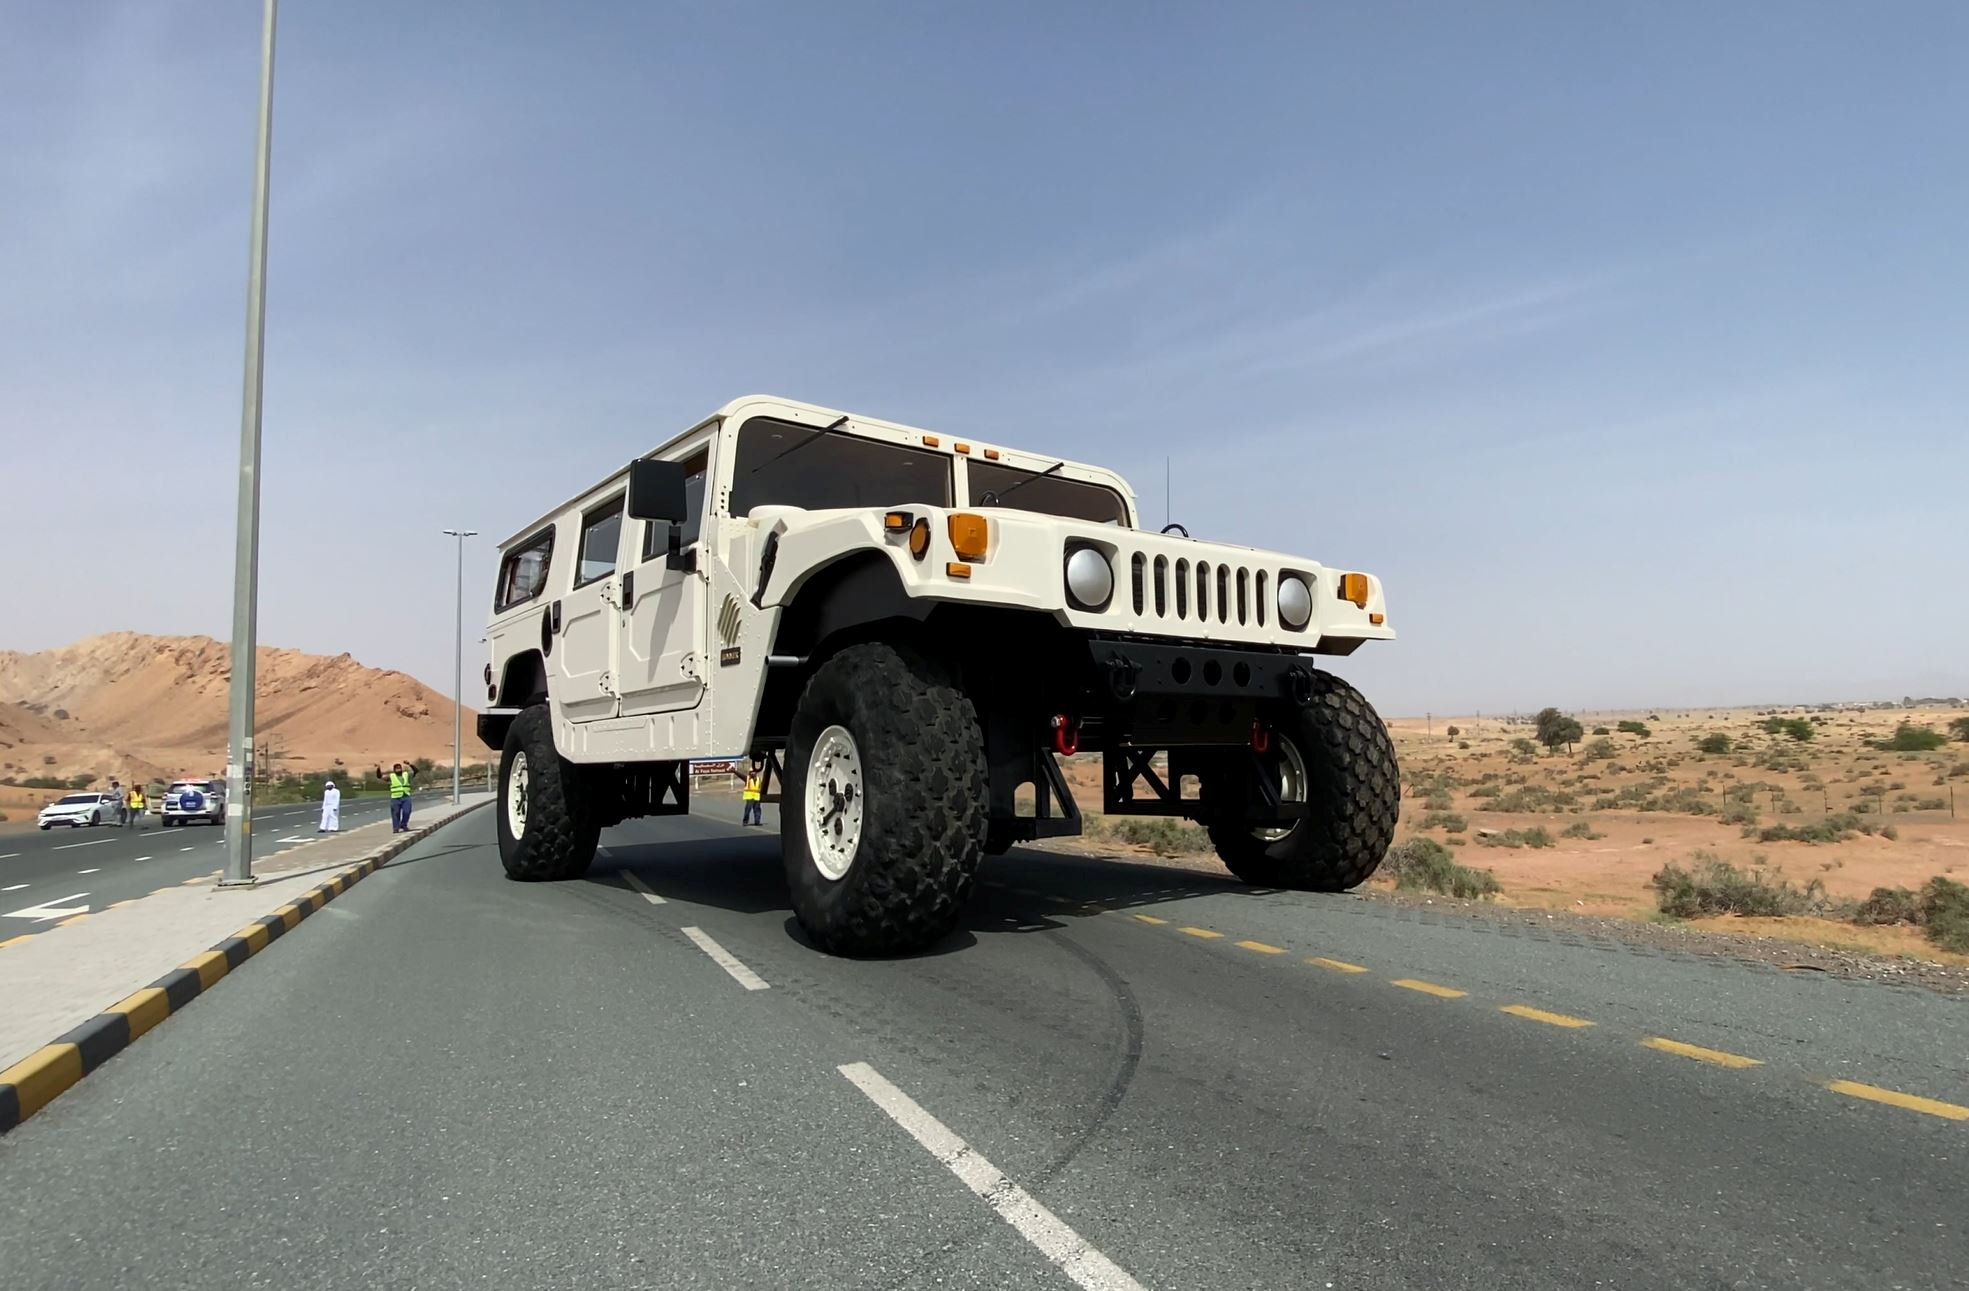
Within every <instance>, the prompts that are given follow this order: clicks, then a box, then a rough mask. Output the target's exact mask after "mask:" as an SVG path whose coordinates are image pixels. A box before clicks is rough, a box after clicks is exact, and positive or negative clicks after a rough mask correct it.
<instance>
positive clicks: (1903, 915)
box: [1853, 888, 1921, 925]
mask: <svg viewBox="0 0 1969 1291" xmlns="http://www.w3.org/2000/svg"><path fill="white" fill-rule="evenodd" d="M1853 922H1854V923H1865V924H1876V925H1886V924H1890V923H1920V922H1921V901H1920V898H1918V897H1917V896H1915V894H1914V892H1913V891H1912V890H1911V889H1909V888H1875V889H1874V890H1873V891H1872V892H1871V893H1869V894H1868V895H1867V899H1866V900H1864V901H1862V902H1860V905H1859V909H1857V910H1855V911H1853Z"/></svg>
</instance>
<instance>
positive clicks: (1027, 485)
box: [966, 462, 1128, 525]
mask: <svg viewBox="0 0 1969 1291" xmlns="http://www.w3.org/2000/svg"><path fill="white" fill-rule="evenodd" d="M966 469H967V470H968V471H969V472H970V477H971V502H970V504H971V505H972V506H974V507H979V506H992V505H997V506H1005V507H1010V508H1013V509H1015V510H1019V511H1037V512H1039V513H1041V514H1042V515H1054V516H1066V517H1068V518H1069V519H1074V520H1092V521H1094V522H1095V523H1096V524H1113V525H1125V524H1127V523H1128V508H1127V506H1126V505H1125V504H1123V502H1122V500H1121V495H1120V494H1119V493H1116V492H1115V491H1114V490H1113V489H1110V488H1106V487H1103V486H1102V485H1099V484H1089V483H1087V482H1086V481H1084V480H1070V479H1067V478H1065V477H1063V476H1060V475H1047V474H1045V473H1044V472H1040V471H1022V470H1020V469H1019V468H1018V467H1016V466H1001V465H999V464H998V463H995V462H972V463H971V464H970V465H969V466H968V467H967V468H966ZM1015 489H1016V490H1017V492H1013V490H1015ZM986 494H996V495H997V497H996V500H995V501H987V500H986V496H985V495H986ZM1007 494H1010V496H1007Z"/></svg>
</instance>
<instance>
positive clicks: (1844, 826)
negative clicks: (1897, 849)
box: [1757, 811, 1899, 843]
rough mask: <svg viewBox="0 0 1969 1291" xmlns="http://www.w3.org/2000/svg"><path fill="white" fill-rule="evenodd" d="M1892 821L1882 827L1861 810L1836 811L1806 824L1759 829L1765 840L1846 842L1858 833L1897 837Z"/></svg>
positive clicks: (1774, 841)
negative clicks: (1889, 831) (1891, 832)
mask: <svg viewBox="0 0 1969 1291" xmlns="http://www.w3.org/2000/svg"><path fill="white" fill-rule="evenodd" d="M1892 828H1893V826H1891V825H1889V826H1887V827H1886V828H1882V827H1881V826H1878V825H1876V824H1874V823H1873V822H1872V821H1870V820H1867V819H1865V818H1864V817H1863V814H1862V813H1860V812H1858V811H1835V812H1833V813H1832V814H1831V815H1830V816H1827V817H1825V818H1824V819H1823V820H1815V821H1812V822H1810V823H1809V824H1804V825H1766V826H1764V828H1763V829H1761V830H1759V831H1758V832H1757V841H1759V842H1761V843H1842V842H1844V841H1846V840H1847V839H1849V838H1851V837H1852V836H1853V835H1854V834H1880V835H1883V836H1885V837H1889V838H1897V837H1899V835H1898V834H1888V833H1887V830H1888V829H1892Z"/></svg>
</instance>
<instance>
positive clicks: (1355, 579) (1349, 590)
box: [1340, 574, 1367, 610]
mask: <svg viewBox="0 0 1969 1291" xmlns="http://www.w3.org/2000/svg"><path fill="white" fill-rule="evenodd" d="M1340 599H1341V600H1343V601H1352V602H1353V603H1354V604H1355V606H1357V607H1358V608H1360V609H1363V610H1364V609H1366V608H1367V575H1366V574H1342V575H1340Z"/></svg>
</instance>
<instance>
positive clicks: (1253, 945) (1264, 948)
mask: <svg viewBox="0 0 1969 1291" xmlns="http://www.w3.org/2000/svg"><path fill="white" fill-rule="evenodd" d="M1238 945H1239V946H1240V947H1242V948H1243V949H1245V950H1255V951H1257V952H1258V953H1259V954H1261V955H1283V954H1284V953H1285V949H1284V947H1282V946H1268V945H1266V944H1265V943H1264V942H1262V941H1240V942H1239V943H1238Z"/></svg>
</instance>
